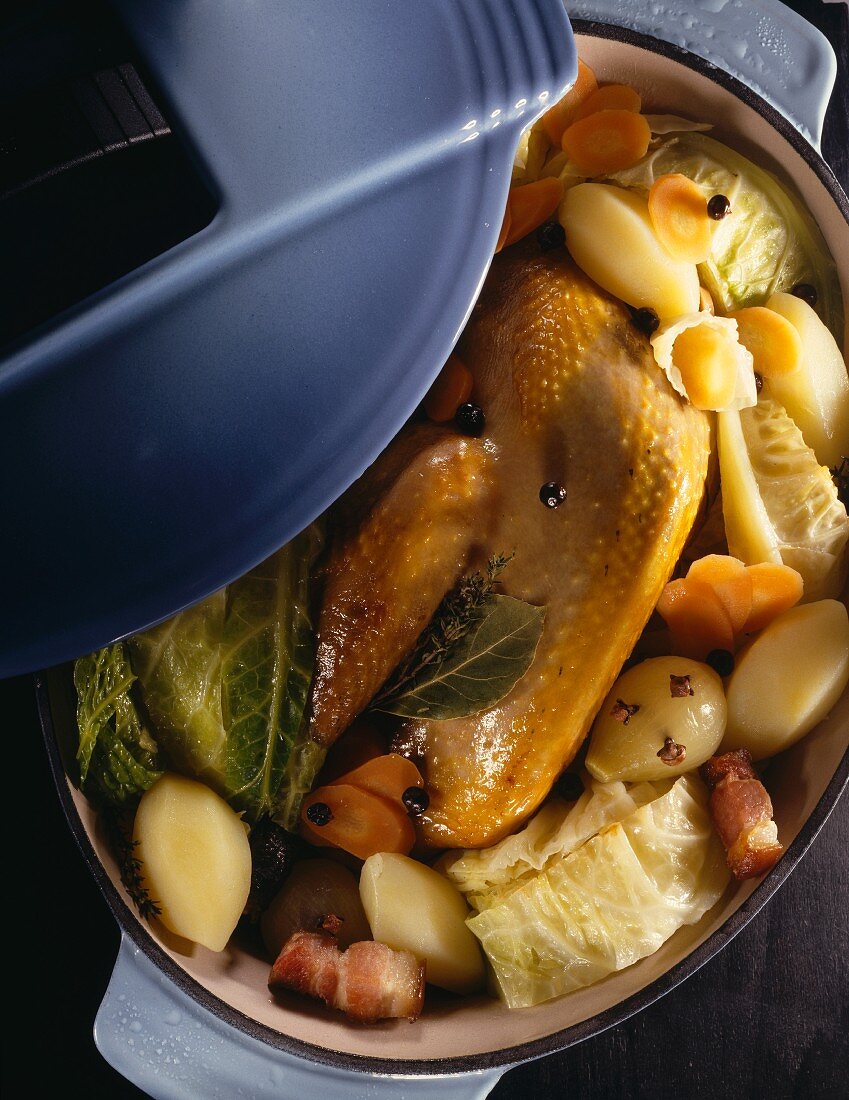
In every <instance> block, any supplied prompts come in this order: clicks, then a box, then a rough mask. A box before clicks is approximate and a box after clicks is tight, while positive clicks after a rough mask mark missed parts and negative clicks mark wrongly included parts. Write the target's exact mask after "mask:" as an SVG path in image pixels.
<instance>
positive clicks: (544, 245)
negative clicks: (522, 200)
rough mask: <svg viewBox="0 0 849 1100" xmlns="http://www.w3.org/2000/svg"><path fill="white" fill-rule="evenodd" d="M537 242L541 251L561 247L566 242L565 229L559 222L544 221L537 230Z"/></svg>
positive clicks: (549, 250)
mask: <svg viewBox="0 0 849 1100" xmlns="http://www.w3.org/2000/svg"><path fill="white" fill-rule="evenodd" d="M537 244H538V245H539V246H540V248H541V249H542V250H543V252H551V251H552V249H554V248H562V247H563V245H564V244H566V231H565V229H564V228H563V226H562V225H561V224H560V222H544V223H543V224H542V225H541V226H540V227H539V229H538V230H537Z"/></svg>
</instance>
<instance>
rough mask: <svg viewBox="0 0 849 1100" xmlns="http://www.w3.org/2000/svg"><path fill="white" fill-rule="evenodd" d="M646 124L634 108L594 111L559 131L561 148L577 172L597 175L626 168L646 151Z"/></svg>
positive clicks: (647, 131) (647, 133) (647, 129)
mask: <svg viewBox="0 0 849 1100" xmlns="http://www.w3.org/2000/svg"><path fill="white" fill-rule="evenodd" d="M650 140H651V130H650V129H649V124H648V123H647V122H646V120H645V119H644V118H643V116H642V115H638V114H637V113H636V112H634V111H596V113H595V114H593V115H590V116H589V118H582V119H581V120H580V121H579V122H573V123H572V125H571V126H570V127H569V128H568V129H567V130H566V131H565V132H564V134H563V149H564V150H565V152H567V153H568V154H569V159H570V160H571V161H573V163H574V164H575V167H576V168H577V169H578V171H579V172H584V173H586V174H587V175H588V176H599V175H602V174H603V173H605V172H618V171H619V170H620V169H622V168H630V167H632V165H634V164H636V163H637V161H638V160H640V159H641V158H642V157H644V156H645V155H646V150H647V149H648V147H649V141H650Z"/></svg>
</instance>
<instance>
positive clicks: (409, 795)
mask: <svg viewBox="0 0 849 1100" xmlns="http://www.w3.org/2000/svg"><path fill="white" fill-rule="evenodd" d="M401 801H402V802H403V803H404V807H405V809H406V810H407V813H408V814H409V815H410V817H421V815H422V814H423V813H424V812H425V810H426V809H427V808H428V806H429V805H430V796H429V795H428V793H427V791H426V790H425V789H424V787H408V788H407V789H406V791H404V793H403V794H402V795H401Z"/></svg>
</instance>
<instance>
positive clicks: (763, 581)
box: [743, 561, 805, 634]
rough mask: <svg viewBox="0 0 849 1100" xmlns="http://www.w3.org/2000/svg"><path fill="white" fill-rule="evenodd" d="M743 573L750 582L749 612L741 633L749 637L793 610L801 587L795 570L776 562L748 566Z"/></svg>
mask: <svg viewBox="0 0 849 1100" xmlns="http://www.w3.org/2000/svg"><path fill="white" fill-rule="evenodd" d="M746 572H747V573H748V574H749V576H750V578H751V581H752V610H751V612H750V613H749V617H748V619H747V620H746V624H745V626H744V628H743V629H744V630H745V632H746V633H747V634H750V633H754V631H756V630H763V628H764V627H765V626H768V625H769V624H770V623H771V622H772V620H773V619H774V618H776V617H777V616H778V615H780V614H781V613H782V612H784V611H789V610H790V608H791V607H794V606H795V605H796V604H797V603H798V602H799V600H801V598H802V592H803V591H804V587H805V586H804V581H803V580H802V577H801V576H800V574H799V573H797V572H796V570H795V569H791V568H790V566H789V565H781V564H780V563H779V562H771V561H768V562H763V563H762V564H761V565H750V566H749V568H748V569H747V570H746Z"/></svg>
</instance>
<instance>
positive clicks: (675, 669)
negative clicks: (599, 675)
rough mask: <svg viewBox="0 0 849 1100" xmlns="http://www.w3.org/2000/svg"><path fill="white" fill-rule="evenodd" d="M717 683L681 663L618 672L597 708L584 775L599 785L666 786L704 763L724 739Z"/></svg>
mask: <svg viewBox="0 0 849 1100" xmlns="http://www.w3.org/2000/svg"><path fill="white" fill-rule="evenodd" d="M726 717H727V707H726V703H725V691H724V689H723V686H722V680H721V679H720V678H719V676H717V674H716V673H715V672H714V670H713V669H712V668H710V667H709V666H708V665H706V664H702V663H701V662H700V661H692V660H690V659H689V658H687V657H655V658H652V659H650V660H647V661H643V662H642V664H639V665H635V666H634V667H633V668H630V669H628V671H627V672H624V673H623V674H622V675H621V676H620V677H619V679H618V680H617V681H616V683H615V684H614V685H613V687H612V688H611V690H610V693H609V695H608V696H607V698H606V699H605V701H604V703H603V704H602V708H601V710H600V711H599V713H598V716H597V718H596V720H595V724H594V726H593V731H592V739H591V742H590V749H589V752H588V753H587V761H586V764H587V769H588V771H589V772H590V773H591V774H592V775H593V776H595V778H596V779H600V780H601V781H602V782H605V783H610V782H612V781H614V780H617V779H618V780H622V781H625V782H632V783H636V782H643V781H645V780H650V781H652V780H658V779H671V778H672V777H673V776H676V775H681V774H682V773H683V772H688V771H691V770H692V769H693V768H697V767H698V766H699V765H700V764H704V762H705V761H706V760H708V759H709V758H710V757H711V756H712V755H713V754H714V752H715V751H716V748H717V746H718V745H719V743H720V741H721V740H722V737H723V734H724V733H725V723H726Z"/></svg>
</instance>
